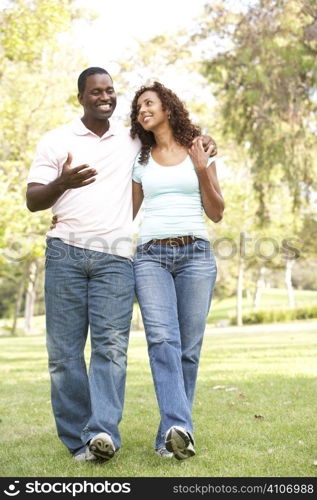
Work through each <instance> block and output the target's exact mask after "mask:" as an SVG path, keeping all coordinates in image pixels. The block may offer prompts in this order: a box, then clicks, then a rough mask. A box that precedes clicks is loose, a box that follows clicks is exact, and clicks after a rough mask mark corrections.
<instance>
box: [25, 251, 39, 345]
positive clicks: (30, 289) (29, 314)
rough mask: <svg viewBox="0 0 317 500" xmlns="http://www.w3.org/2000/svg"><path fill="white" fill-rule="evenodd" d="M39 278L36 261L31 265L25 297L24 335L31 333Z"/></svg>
mask: <svg viewBox="0 0 317 500" xmlns="http://www.w3.org/2000/svg"><path fill="white" fill-rule="evenodd" d="M37 277H38V262H37V261H36V260H34V261H32V262H31V263H30V267H29V280H28V285H27V289H26V296H25V309H24V333H25V334H26V335H27V334H29V333H31V330H32V322H33V314H34V304H35V299H36V281H37Z"/></svg>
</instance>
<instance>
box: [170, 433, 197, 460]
mask: <svg viewBox="0 0 317 500" xmlns="http://www.w3.org/2000/svg"><path fill="white" fill-rule="evenodd" d="M165 447H166V449H167V451H169V452H171V453H173V455H174V457H175V458H177V460H185V459H186V458H190V457H193V456H194V455H195V450H194V439H193V437H192V436H191V434H190V433H189V432H187V431H186V429H184V428H183V427H178V426H177V425H174V426H173V427H171V428H170V429H168V431H167V433H166V435H165Z"/></svg>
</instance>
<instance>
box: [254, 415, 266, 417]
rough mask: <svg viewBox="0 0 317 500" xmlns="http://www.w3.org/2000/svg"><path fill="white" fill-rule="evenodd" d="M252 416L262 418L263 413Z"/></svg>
mask: <svg viewBox="0 0 317 500" xmlns="http://www.w3.org/2000/svg"><path fill="white" fill-rule="evenodd" d="M254 418H264V416H263V415H254Z"/></svg>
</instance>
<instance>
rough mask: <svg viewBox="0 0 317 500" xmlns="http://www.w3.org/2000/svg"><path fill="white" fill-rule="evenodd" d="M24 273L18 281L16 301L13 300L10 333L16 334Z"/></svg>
mask: <svg viewBox="0 0 317 500" xmlns="http://www.w3.org/2000/svg"><path fill="white" fill-rule="evenodd" d="M24 278H25V276H24V274H23V275H22V277H21V282H20V283H19V287H18V292H17V296H16V301H15V308H14V316H13V322H12V326H11V335H16V333H17V332H16V330H17V324H18V317H19V316H20V311H21V305H22V298H23V292H24V286H25V283H24Z"/></svg>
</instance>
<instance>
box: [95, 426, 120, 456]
mask: <svg viewBox="0 0 317 500" xmlns="http://www.w3.org/2000/svg"><path fill="white" fill-rule="evenodd" d="M89 451H90V452H91V453H92V454H93V455H94V456H95V457H97V458H102V459H103V460H110V459H111V458H112V457H113V455H114V454H115V451H116V449H115V447H114V444H113V442H112V439H111V437H110V436H109V434H107V433H106V432H100V433H99V434H97V435H96V436H95V437H93V438H92V439H91V441H90V443H89Z"/></svg>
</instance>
